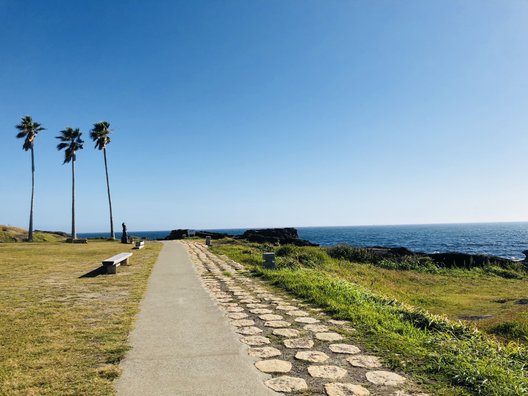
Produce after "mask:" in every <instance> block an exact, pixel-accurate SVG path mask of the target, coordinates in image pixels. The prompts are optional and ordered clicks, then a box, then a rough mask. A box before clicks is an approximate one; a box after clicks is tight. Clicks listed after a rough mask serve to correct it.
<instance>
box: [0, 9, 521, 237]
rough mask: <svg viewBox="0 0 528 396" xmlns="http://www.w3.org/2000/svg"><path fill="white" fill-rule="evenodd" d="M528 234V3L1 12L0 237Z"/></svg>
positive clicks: (1, 10)
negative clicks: (421, 226) (491, 226)
mask: <svg viewBox="0 0 528 396" xmlns="http://www.w3.org/2000/svg"><path fill="white" fill-rule="evenodd" d="M25 114H29V115H31V116H33V118H34V119H35V120H36V121H38V122H40V123H42V124H43V125H44V126H45V127H46V128H47V131H45V132H43V133H42V134H40V135H39V136H38V140H37V142H36V146H35V154H36V166H37V190H36V206H35V226H36V228H41V229H42V228H44V229H62V230H69V225H70V197H71V195H70V194H71V193H70V188H71V187H70V167H69V166H67V165H65V166H63V165H61V164H62V159H63V153H62V152H57V151H56V149H55V146H56V144H57V140H56V139H55V138H54V137H55V136H57V135H58V133H59V131H60V130H61V129H63V128H64V127H67V126H71V127H78V128H81V130H82V131H83V132H84V137H85V138H86V141H87V142H86V144H85V149H84V150H83V151H81V152H80V153H79V154H78V163H77V182H78V189H77V197H78V202H77V228H78V232H89V231H105V230H107V229H108V219H107V217H108V209H107V200H106V190H105V188H106V187H105V181H104V168H103V159H102V154H101V152H98V151H96V150H94V149H93V144H92V143H91V142H88V131H89V129H90V128H91V126H92V124H93V123H94V122H96V121H99V120H103V119H104V120H107V121H109V122H110V123H111V125H112V128H113V130H114V132H113V135H112V143H111V145H110V146H109V148H108V155H109V166H110V178H111V187H112V193H113V200H114V211H115V222H116V224H120V223H121V222H122V221H126V222H127V224H128V226H129V229H131V230H156V229H171V228H180V227H192V228H227V227H264V226H310V225H354V224H403V223H438V222H442V223H445V222H478V221H526V220H528V180H527V179H528V177H527V173H528V172H527V171H528V2H526V1H520V0H519V1H514V0H506V1H505V0H497V1H477V0H474V1H471V0H468V1H459V0H456V1H448V0H441V1H440V0H438V1H423V0H416V1H411V0H408V1H393V0H388V1H367V0H365V1H352V0H350V1H345V0H339V1H333V0H317V1H313V0H303V1H301V0H265V1H257V0H239V1H228V0H226V1H149V2H147V1H128V0H127V1H124V0H123V1H67V2H65V1H54V0H46V1H40V0H39V1H36V0H28V1H16V0H0V127H1V134H0V166H1V169H2V177H1V179H0V180H1V181H0V183H1V184H0V190H1V194H0V197H1V205H0V224H2V223H3V224H11V225H18V226H23V227H27V223H28V213H29V199H30V191H31V190H30V187H31V183H30V182H31V179H30V177H31V173H30V156H29V153H27V152H24V151H23V150H22V141H20V140H17V139H15V134H16V131H15V128H14V125H15V124H17V123H18V122H19V120H20V118H21V117H22V116H23V115H25Z"/></svg>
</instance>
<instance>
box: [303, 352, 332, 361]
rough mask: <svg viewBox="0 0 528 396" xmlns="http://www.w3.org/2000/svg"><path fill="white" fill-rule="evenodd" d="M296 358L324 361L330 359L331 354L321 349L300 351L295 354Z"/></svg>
mask: <svg viewBox="0 0 528 396" xmlns="http://www.w3.org/2000/svg"><path fill="white" fill-rule="evenodd" d="M295 359H299V360H304V361H305V362H311V363H323V362H326V361H327V360H328V359H329V356H328V355H327V354H326V353H324V352H319V351H299V352H297V353H296V354H295Z"/></svg>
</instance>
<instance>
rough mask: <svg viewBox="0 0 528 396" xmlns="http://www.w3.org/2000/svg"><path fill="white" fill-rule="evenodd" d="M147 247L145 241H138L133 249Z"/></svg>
mask: <svg viewBox="0 0 528 396" xmlns="http://www.w3.org/2000/svg"><path fill="white" fill-rule="evenodd" d="M144 247H145V241H139V242H136V244H135V245H134V247H133V249H143V248H144Z"/></svg>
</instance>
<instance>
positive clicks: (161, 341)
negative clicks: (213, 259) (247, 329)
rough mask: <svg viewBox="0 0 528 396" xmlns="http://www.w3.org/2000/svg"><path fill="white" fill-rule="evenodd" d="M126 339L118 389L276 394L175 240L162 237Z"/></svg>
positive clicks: (124, 393) (122, 391) (132, 392)
mask: <svg viewBox="0 0 528 396" xmlns="http://www.w3.org/2000/svg"><path fill="white" fill-rule="evenodd" d="M130 343H131V345H132V350H131V351H130V352H129V353H128V355H127V357H126V358H125V359H124V360H123V362H122V364H121V367H122V369H123V373H122V376H121V377H120V378H119V379H118V380H117V382H116V389H117V393H118V395H122V396H128V395H142V396H144V395H218V396H221V395H230V396H232V395H255V396H260V395H277V393H274V392H272V391H271V390H269V389H268V388H266V386H265V385H264V384H263V382H262V381H263V380H265V379H266V378H267V377H266V376H263V374H261V373H259V372H258V370H257V369H256V368H255V367H254V366H253V363H254V361H253V360H251V358H249V357H248V356H247V353H246V352H245V350H244V346H243V344H241V343H240V342H238V340H237V339H236V336H235V333H234V332H233V331H232V330H231V327H230V325H229V324H228V322H227V320H226V319H225V317H224V316H223V314H222V312H221V311H220V310H219V309H218V308H217V307H216V306H215V305H214V303H213V302H212V300H211V299H210V298H209V295H208V294H207V292H206V291H205V289H204V288H203V287H202V285H201V283H200V281H199V278H198V275H197V274H196V272H195V271H194V269H193V267H192V263H191V261H190V259H189V257H188V255H187V253H186V251H185V250H184V248H183V247H182V246H181V245H180V244H179V243H178V242H176V241H170V242H164V247H163V249H162V251H161V253H160V256H159V258H158V262H157V263H156V265H155V266H154V269H153V272H152V275H151V277H150V279H149V284H148V289H147V293H146V295H145V298H144V300H143V301H142V303H141V311H140V313H139V316H138V318H137V322H136V328H135V330H134V331H133V332H132V334H131V335H130Z"/></svg>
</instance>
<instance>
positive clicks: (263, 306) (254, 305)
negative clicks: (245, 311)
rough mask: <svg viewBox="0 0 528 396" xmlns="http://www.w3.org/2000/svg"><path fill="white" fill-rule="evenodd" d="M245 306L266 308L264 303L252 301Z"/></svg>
mask: <svg viewBox="0 0 528 396" xmlns="http://www.w3.org/2000/svg"><path fill="white" fill-rule="evenodd" d="M246 307H248V308H252V309H253V308H266V307H267V305H266V304H260V303H257V304H255V303H253V304H246Z"/></svg>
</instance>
